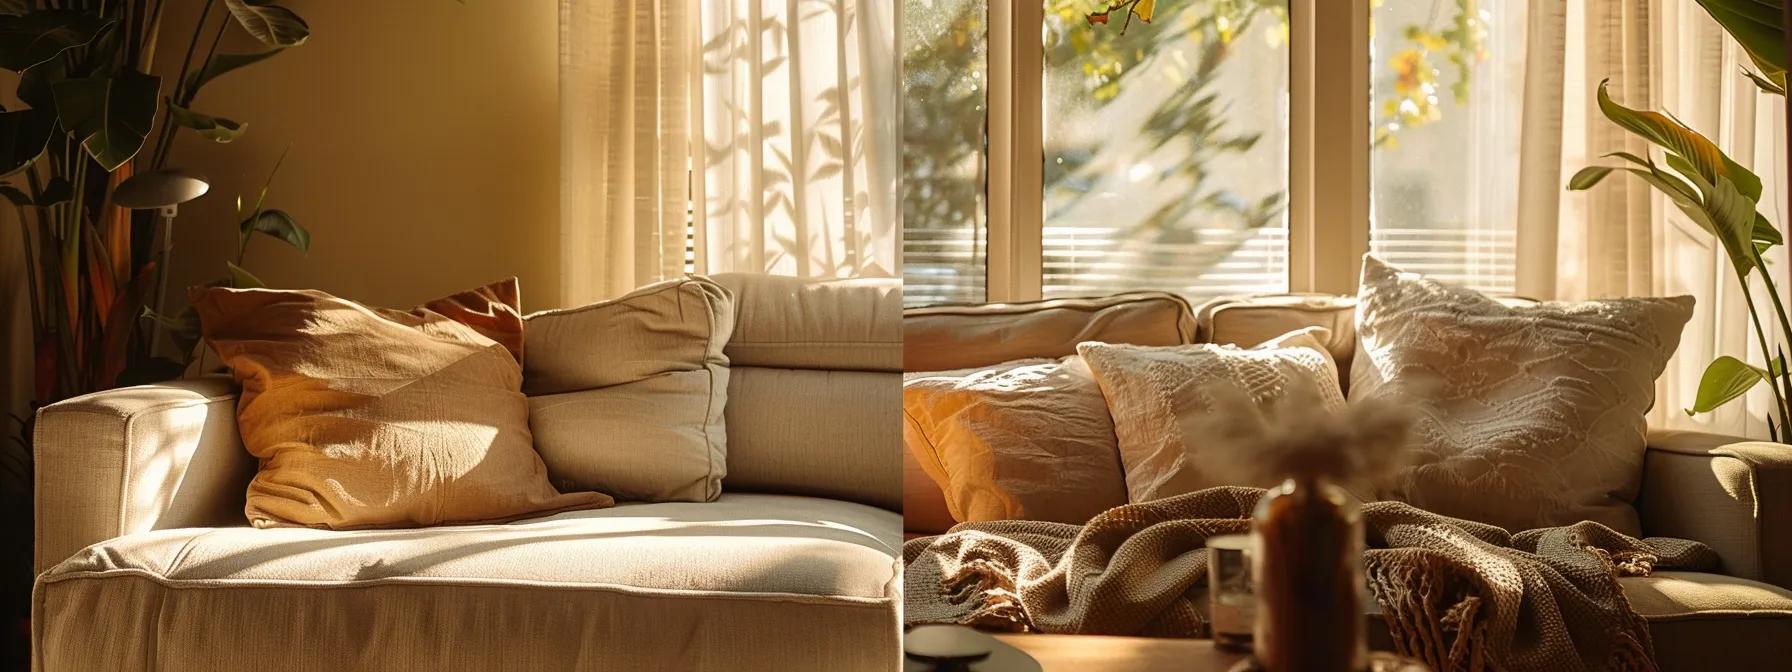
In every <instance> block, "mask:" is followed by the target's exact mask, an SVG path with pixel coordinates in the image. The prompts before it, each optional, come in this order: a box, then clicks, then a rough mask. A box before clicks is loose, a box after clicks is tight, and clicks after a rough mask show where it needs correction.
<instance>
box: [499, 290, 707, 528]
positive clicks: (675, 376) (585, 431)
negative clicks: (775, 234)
mask: <svg viewBox="0 0 1792 672" xmlns="http://www.w3.org/2000/svg"><path fill="white" fill-rule="evenodd" d="M528 325H529V328H528V330H527V332H526V334H527V335H528V350H529V358H528V359H526V360H524V366H523V392H525V393H527V394H528V395H529V424H530V426H532V427H533V428H534V430H535V449H536V450H538V451H540V452H541V459H542V460H543V461H544V462H546V463H547V466H548V474H549V475H550V476H552V477H553V481H554V484H555V485H556V486H558V487H559V488H560V489H561V490H566V491H571V490H596V491H598V492H605V493H609V494H611V495H613V496H615V497H616V499H618V500H623V501H646V502H708V501H714V500H715V499H716V498H717V497H720V496H721V494H722V477H723V476H726V475H727V473H728V434H727V431H726V427H725V426H724V419H723V414H722V411H723V407H724V406H725V405H726V404H727V401H728V374H729V370H728V356H727V355H725V354H723V352H722V348H723V346H725V345H727V343H728V338H729V336H731V335H732V334H733V333H734V298H733V295H731V294H729V293H728V290H726V289H723V288H722V286H721V285H718V284H716V283H715V282H712V281H711V280H709V279H708V278H703V277H697V276H692V277H688V278H681V279H678V280H668V281H665V282H659V283H655V284H652V285H648V286H646V287H642V288H640V289H637V290H635V291H633V292H629V293H628V294H625V295H623V296H620V297H617V298H615V299H611V300H608V301H603V302H599V303H594V304H591V305H588V306H582V307H578V308H567V309H564V310H550V311H545V312H540V313H535V314H533V315H530V316H529V318H528Z"/></svg>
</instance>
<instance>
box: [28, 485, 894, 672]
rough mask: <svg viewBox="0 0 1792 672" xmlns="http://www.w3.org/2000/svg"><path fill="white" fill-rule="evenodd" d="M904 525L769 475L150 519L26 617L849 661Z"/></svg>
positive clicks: (169, 653)
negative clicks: (570, 506)
mask: <svg viewBox="0 0 1792 672" xmlns="http://www.w3.org/2000/svg"><path fill="white" fill-rule="evenodd" d="M900 530H901V518H900V515H899V514H896V513H893V512H890V511H886V510H883V509H878V508H874V507H870V506H865V505H861V504H853V503H849V502H842V501H838V500H828V499H819V498H810V497H797V496H787V495H762V494H725V495H723V496H722V497H721V499H720V500H718V501H716V502H713V503H705V504H691V503H663V504H625V505H621V506H617V507H615V508H611V509H603V510H596V511H578V512H568V513H561V514H556V515H553V516H548V517H543V518H535V519H530V520H525V521H519V522H516V523H511V524H506V525H470V526H454V527H434V528H424V529H411V530H368V531H349V532H336V531H328V530H313V529H302V528H282V529H263V530H258V529H253V528H247V527H231V528H185V529H172V530H157V531H152V532H143V533H137V534H131V535H126V536H123V537H119V538H116V539H112V540H109V541H106V542H102V543H100V544H97V545H94V546H92V547H89V548H87V549H86V550H83V551H81V552H80V553H77V554H76V555H75V556H74V557H72V558H70V559H69V560H67V561H65V562H63V563H61V564H59V565H57V566H56V567H55V568H53V569H51V570H49V571H48V572H47V573H46V574H45V575H44V577H43V578H42V582H41V584H40V587H39V589H38V593H37V596H36V598H35V599H36V600H37V602H38V604H37V605H36V606H37V609H38V612H37V613H38V614H40V618H39V619H38V621H37V622H36V624H35V627H36V628H37V629H38V632H37V635H38V637H37V640H38V642H39V643H40V645H42V643H44V642H71V643H75V644H78V645H71V646H68V647H64V648H65V649H66V650H59V651H55V652H50V653H53V654H54V655H52V656H50V657H49V658H48V659H49V660H54V661H55V664H56V667H57V668H58V669H103V668H107V667H109V666H111V664H112V662H114V661H118V660H143V661H153V663H152V664H150V665H149V666H148V668H149V669H250V668H255V669H263V670H265V669H325V668H326V667H343V666H344V663H346V668H345V669H461V668H481V669H631V668H640V669H648V668H650V667H651V668H653V669H661V668H665V669H674V668H676V669H683V668H686V667H692V668H703V669H724V668H726V669H772V668H777V667H783V666H793V667H789V669H819V667H813V668H812V667H811V665H806V664H804V662H803V661H808V663H810V664H812V665H814V666H820V667H836V666H838V667H839V669H857V664H856V661H855V658H856V657H862V656H863V655H865V652H867V651H887V650H888V648H887V647H885V646H869V645H868V644H867V643H868V642H882V641H884V640H889V639H892V638H894V637H896V636H897V633H896V632H895V631H894V629H893V622H892V620H891V619H890V617H889V613H890V611H891V609H893V607H894V605H893V603H894V602H896V601H897V600H899V599H900V591H899V587H900V584H899V583H898V581H899V580H900V574H899V572H898V569H897V557H898V556H897V549H898V546H899V544H900ZM57 629H66V631H67V632H66V634H68V635H74V634H76V633H78V632H86V633H100V632H104V633H114V634H117V635H124V634H125V633H129V634H130V636H112V637H106V638H103V639H99V640H96V639H92V638H84V637H72V636H60V637H59V636H55V635H57V634H59V633H56V632H55V631H56V630H57ZM519 633H521V634H519ZM46 635H48V636H46ZM295 641H298V642H313V643H315V645H312V646H303V647H294V646H292V645H291V643H292V642H295ZM826 641H837V642H839V644H837V645H828V644H826V643H825V642H826ZM621 643H626V645H619V644H621ZM863 662H864V663H866V664H869V665H871V666H877V665H876V663H878V662H882V663H883V664H885V665H887V661H863ZM668 665H669V667H668Z"/></svg>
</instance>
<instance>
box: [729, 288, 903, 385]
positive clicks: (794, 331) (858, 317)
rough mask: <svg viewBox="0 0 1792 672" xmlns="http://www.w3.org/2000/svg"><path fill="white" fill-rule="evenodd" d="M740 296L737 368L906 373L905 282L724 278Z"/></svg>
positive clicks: (733, 358) (734, 344)
mask: <svg viewBox="0 0 1792 672" xmlns="http://www.w3.org/2000/svg"><path fill="white" fill-rule="evenodd" d="M715 281H716V282H717V283H718V284H720V285H722V286H723V287H727V288H728V289H729V291H731V292H733V294H734V297H735V301H734V305H735V311H736V313H735V322H734V335H733V337H732V338H730V339H728V346H727V350H726V352H727V354H728V359H729V361H730V362H732V363H733V365H734V366H737V367H742V366H763V367H770V368H778V369H819V370H834V371H884V372H888V373H901V372H902V326H901V322H900V320H901V316H902V281H901V280H897V279H894V278H858V279H850V280H809V279H804V278H793V277H786V276H778V275H759V274H752V273H720V274H717V275H716V276H715Z"/></svg>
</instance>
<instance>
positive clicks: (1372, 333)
mask: <svg viewBox="0 0 1792 672" xmlns="http://www.w3.org/2000/svg"><path fill="white" fill-rule="evenodd" d="M1692 307H1693V300H1692V297H1688V296H1681V297H1674V298H1662V299H1656V298H1640V299H1609V300H1600V301H1586V302H1581V303H1545V304H1541V305H1537V306H1533V307H1509V306H1506V305H1502V304H1501V303H1499V302H1497V301H1494V300H1492V299H1489V298H1487V297H1486V296H1483V295H1482V294H1480V293H1479V292H1475V291H1472V290H1468V289H1463V288H1459V287H1453V286H1449V285H1444V284H1440V283H1438V282H1434V281H1431V280H1427V279H1425V278H1422V277H1419V276H1418V275H1415V274H1411V273H1403V272H1401V271H1400V270H1399V269H1396V268H1394V267H1392V266H1389V265H1387V264H1386V263H1383V262H1382V261H1381V260H1379V259H1376V258H1375V257H1373V256H1367V257H1364V259H1363V276H1362V290H1361V295H1360V296H1359V298H1358V303H1357V318H1356V324H1357V339H1358V349H1357V355H1356V359H1355V362H1354V363H1353V365H1352V367H1351V382H1350V395H1351V398H1352V399H1356V398H1358V397H1362V398H1374V397H1382V396H1388V395H1404V396H1405V397H1407V402H1406V403H1407V405H1408V406H1409V407H1411V408H1413V409H1414V410H1415V411H1416V412H1417V413H1418V421H1417V423H1416V424H1415V426H1414V433H1415V439H1416V440H1415V442H1414V443H1415V445H1414V456H1413V464H1412V465H1411V466H1409V467H1407V468H1406V469H1405V470H1403V471H1402V472H1401V473H1400V474H1399V476H1398V478H1397V479H1396V480H1395V482H1394V484H1392V485H1391V486H1390V487H1389V490H1388V491H1386V492H1384V493H1383V494H1384V496H1386V497H1390V498H1395V499H1400V500H1404V501H1406V502H1409V503H1411V504H1413V505H1414V506H1418V507H1420V508H1423V509H1426V510H1428V511H1433V512H1436V513H1441V514H1444V515H1448V516H1455V517H1458V518H1467V519H1470V520H1475V521H1480V522H1484V523H1491V524H1494V525H1500V526H1502V527H1505V528H1507V529H1511V530H1514V531H1517V530H1524V529H1530V528H1535V527H1544V526H1552V525H1567V524H1570V523H1575V522H1579V521H1582V520H1592V521H1597V522H1600V523H1604V524H1606V525H1608V526H1610V527H1612V528H1613V529H1616V530H1617V531H1619V532H1623V533H1625V534H1629V535H1637V534H1638V533H1639V532H1640V525H1639V524H1638V521H1637V514H1636V510H1635V509H1633V508H1632V507H1631V504H1630V502H1631V500H1633V499H1635V497H1636V493H1637V488H1638V487H1639V486H1640V484H1641V480H1642V474H1643V451H1644V442H1643V433H1644V418H1643V414H1644V413H1646V412H1647V411H1648V410H1649V407H1650V406H1651V405H1652V404H1653V403H1654V401H1655V378H1656V376H1659V375H1660V374H1661V371H1662V368H1663V367H1664V366H1666V364H1667V361H1668V358H1669V357H1671V356H1672V355H1673V354H1674V349H1675V348H1676V347H1678V346H1679V343H1680V330H1681V328H1682V327H1683V326H1684V325H1685V324H1686V321H1687V319H1688V318H1689V317H1691V315H1692Z"/></svg>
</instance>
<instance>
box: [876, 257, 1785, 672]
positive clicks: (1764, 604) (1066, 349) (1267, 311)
mask: <svg viewBox="0 0 1792 672" xmlns="http://www.w3.org/2000/svg"><path fill="white" fill-rule="evenodd" d="M1354 310H1355V302H1354V299H1351V298H1346V297H1337V296H1329V295H1276V296H1262V297H1251V298H1247V299H1226V300H1219V301H1215V302H1211V303H1208V304H1206V305H1204V306H1202V307H1200V309H1198V310H1195V309H1191V308H1190V306H1189V305H1188V304H1187V303H1186V302H1184V301H1183V300H1182V299H1180V298H1177V297H1174V296H1170V295H1167V294H1159V293H1153V292H1144V293H1136V294H1124V295H1118V296H1113V297H1106V298H1101V299H1088V300H1083V299H1074V300H1056V301H1042V302H1034V303H1024V304H995V305H987V306H964V307H959V306H941V307H931V308H919V309H911V310H909V311H907V312H906V313H905V316H904V319H903V331H904V336H905V348H904V360H905V361H904V365H905V369H906V370H908V371H940V370H948V369H957V368H966V367H975V366H986V365H990V364H995V363H999V362H1004V361H1009V360H1014V359H1020V358H1028V357H1062V356H1066V355H1070V354H1074V353H1075V352H1076V344H1077V343H1079V342H1082V341H1086V340H1100V341H1107V342H1110V343H1136V344H1140V345H1175V344H1182V343H1238V344H1243V345H1246V346H1248V345H1252V344H1256V343H1259V342H1262V341H1264V340H1266V339H1268V338H1270V337H1273V336H1277V335H1280V334H1283V333H1286V332H1288V331H1291V330H1294V329H1297V328H1300V327H1305V326H1313V325H1317V326H1324V327H1327V328H1329V329H1330V330H1331V332H1332V336H1331V340H1330V341H1329V342H1328V343H1327V347H1328V349H1330V350H1331V352H1332V355H1333V356H1334V357H1335V358H1336V359H1337V361H1338V365H1339V366H1340V367H1341V368H1342V369H1343V370H1345V371H1348V370H1349V369H1348V367H1349V366H1350V361H1351V358H1352V357H1353V356H1354V355H1355V350H1356V339H1355V329H1354V319H1355V313H1354ZM1343 378H1344V379H1345V380H1348V379H1349V376H1347V375H1346V376H1344V377H1343ZM1648 446H1649V448H1648V453H1647V457H1646V460H1645V466H1644V473H1643V485H1642V491H1641V493H1640V495H1639V496H1638V498H1637V500H1636V502H1635V503H1636V505H1637V508H1638V510H1639V512H1640V513H1641V515H1642V519H1643V527H1644V532H1645V533H1646V534H1648V535H1653V536H1668V537H1680V538H1686V539H1695V540H1698V541H1702V542H1704V543H1706V544H1708V545H1710V546H1711V547H1712V548H1713V549H1714V550H1716V551H1717V553H1718V554H1719V555H1720V556H1721V557H1722V559H1723V570H1722V572H1721V573H1711V574H1706V573H1692V572H1670V571H1663V572H1658V573H1656V574H1655V575H1654V576H1651V577H1647V578H1626V579H1622V582H1623V585H1624V588H1625V593H1626V595H1628V597H1629V598H1630V602H1631V606H1632V607H1633V608H1635V609H1636V611H1637V612H1638V613H1640V614H1642V615H1643V616H1644V617H1645V618H1647V619H1648V621H1649V624H1650V630H1651V632H1652V634H1653V635H1654V640H1655V651H1656V658H1657V660H1658V662H1659V663H1660V665H1661V669H1663V670H1707V669H1784V668H1785V666H1786V665H1788V664H1789V663H1788V662H1787V661H1788V658H1787V655H1788V651H1792V590H1788V589H1789V588H1792V446H1787V445H1784V444H1776V443H1767V442H1761V441H1749V440H1744V439H1739V438H1734V437H1725V436H1717V435H1711V434H1700V433H1694V432H1652V433H1651V434H1650V435H1649V437H1648ZM904 471H905V475H906V478H905V480H904V488H905V491H904V495H903V500H904V510H905V514H906V515H905V518H904V523H905V526H906V529H905V533H906V535H907V536H909V537H914V536H917V535H924V534H936V533H939V532H941V531H944V530H945V529H946V528H948V527H950V526H951V525H952V524H953V523H954V522H955V521H954V520H953V519H952V516H951V513H950V512H949V511H948V510H947V508H946V504H945V499H944V496H943V495H942V494H941V493H940V491H939V489H938V488H937V487H936V486H935V485H934V482H933V481H932V480H931V479H929V478H928V477H927V475H926V474H925V472H923V471H922V470H921V467H920V464H919V463H918V462H917V461H916V460H915V459H914V456H912V455H906V454H905V459H904ZM1370 618H1376V617H1375V616H1373V615H1370ZM1376 623H1377V624H1378V625H1379V621H1378V620H1377V621H1376ZM1377 631H1379V633H1380V635H1381V639H1382V640H1383V641H1384V642H1385V641H1386V637H1385V633H1386V629H1385V627H1379V628H1372V629H1371V632H1377Z"/></svg>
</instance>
